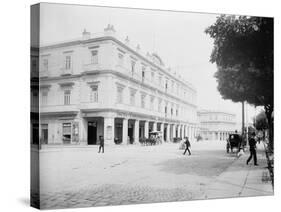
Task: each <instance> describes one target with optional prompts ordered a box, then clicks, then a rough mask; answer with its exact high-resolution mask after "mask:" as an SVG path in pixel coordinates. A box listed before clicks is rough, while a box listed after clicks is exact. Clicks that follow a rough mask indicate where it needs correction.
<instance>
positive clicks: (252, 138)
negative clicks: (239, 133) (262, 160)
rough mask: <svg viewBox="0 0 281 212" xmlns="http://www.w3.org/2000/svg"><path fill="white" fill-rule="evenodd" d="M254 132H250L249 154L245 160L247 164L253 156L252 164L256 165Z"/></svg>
mask: <svg viewBox="0 0 281 212" xmlns="http://www.w3.org/2000/svg"><path fill="white" fill-rule="evenodd" d="M255 136H256V133H255V132H253V133H252V134H251V138H250V139H249V146H250V156H249V158H248V160H247V165H248V163H249V162H250V161H251V159H252V157H254V165H255V166H258V164H257V152H256V140H255Z"/></svg>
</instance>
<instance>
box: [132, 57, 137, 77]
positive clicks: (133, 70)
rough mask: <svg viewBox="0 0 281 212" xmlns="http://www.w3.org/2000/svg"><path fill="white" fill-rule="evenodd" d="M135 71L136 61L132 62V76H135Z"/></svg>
mask: <svg viewBox="0 0 281 212" xmlns="http://www.w3.org/2000/svg"><path fill="white" fill-rule="evenodd" d="M135 69H136V61H134V60H132V61H131V73H132V76H134V73H135Z"/></svg>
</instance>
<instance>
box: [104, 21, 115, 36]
mask: <svg viewBox="0 0 281 212" xmlns="http://www.w3.org/2000/svg"><path fill="white" fill-rule="evenodd" d="M115 32H116V31H115V29H114V26H113V25H111V24H108V25H107V27H106V28H104V33H105V35H107V36H113V35H114V34H115Z"/></svg>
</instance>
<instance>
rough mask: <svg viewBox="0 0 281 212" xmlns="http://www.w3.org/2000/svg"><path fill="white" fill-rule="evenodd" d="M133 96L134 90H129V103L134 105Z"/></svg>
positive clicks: (134, 94)
mask: <svg viewBox="0 0 281 212" xmlns="http://www.w3.org/2000/svg"><path fill="white" fill-rule="evenodd" d="M135 96H136V91H134V90H131V91H130V105H132V106H135Z"/></svg>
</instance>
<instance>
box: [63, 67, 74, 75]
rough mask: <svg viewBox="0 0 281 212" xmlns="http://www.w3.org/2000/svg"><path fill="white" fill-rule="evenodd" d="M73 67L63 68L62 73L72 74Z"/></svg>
mask: <svg viewBox="0 0 281 212" xmlns="http://www.w3.org/2000/svg"><path fill="white" fill-rule="evenodd" d="M71 74H72V68H61V75H71Z"/></svg>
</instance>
